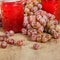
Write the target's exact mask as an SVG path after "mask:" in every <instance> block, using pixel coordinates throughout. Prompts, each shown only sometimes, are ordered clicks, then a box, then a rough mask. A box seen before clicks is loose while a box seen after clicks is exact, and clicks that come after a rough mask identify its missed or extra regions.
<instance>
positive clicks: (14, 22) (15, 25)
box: [1, 0, 24, 32]
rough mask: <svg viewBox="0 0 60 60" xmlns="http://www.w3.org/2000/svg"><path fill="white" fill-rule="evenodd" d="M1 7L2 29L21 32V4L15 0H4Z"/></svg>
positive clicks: (22, 17)
mask: <svg viewBox="0 0 60 60" xmlns="http://www.w3.org/2000/svg"><path fill="white" fill-rule="evenodd" d="M1 8H2V26H3V30H4V31H9V30H13V31H15V32H21V29H22V27H23V19H24V6H23V4H22V3H21V2H19V1H16V0H4V1H3V2H2V6H1Z"/></svg>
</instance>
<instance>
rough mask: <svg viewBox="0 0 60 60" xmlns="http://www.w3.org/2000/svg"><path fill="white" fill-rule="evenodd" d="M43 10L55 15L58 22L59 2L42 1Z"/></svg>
mask: <svg viewBox="0 0 60 60" xmlns="http://www.w3.org/2000/svg"><path fill="white" fill-rule="evenodd" d="M42 7H43V10H46V11H47V12H49V13H52V14H54V15H55V17H56V18H57V19H58V21H60V0H42Z"/></svg>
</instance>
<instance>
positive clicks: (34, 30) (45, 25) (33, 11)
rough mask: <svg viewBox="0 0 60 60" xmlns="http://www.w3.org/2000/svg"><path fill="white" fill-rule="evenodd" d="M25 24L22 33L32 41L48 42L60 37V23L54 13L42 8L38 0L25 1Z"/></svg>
mask: <svg viewBox="0 0 60 60" xmlns="http://www.w3.org/2000/svg"><path fill="white" fill-rule="evenodd" d="M23 26H24V28H23V29H22V34H24V35H27V36H29V38H30V40H31V41H36V42H47V41H50V40H51V39H52V38H54V39H58V38H59V37H60V24H59V23H58V21H57V20H56V19H55V16H54V15H52V14H50V13H47V12H46V11H44V10H42V5H41V3H39V2H38V1H37V0H34V1H29V2H25V6H24V23H23Z"/></svg>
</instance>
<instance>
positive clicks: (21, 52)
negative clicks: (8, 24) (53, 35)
mask: <svg viewBox="0 0 60 60" xmlns="http://www.w3.org/2000/svg"><path fill="white" fill-rule="evenodd" d="M0 34H3V32H2V31H0ZM10 38H13V39H15V40H16V41H17V40H19V39H22V40H24V45H23V46H22V47H17V46H11V45H8V47H7V48H6V49H2V48H0V60H60V39H58V40H57V41H55V40H54V39H52V40H51V41H50V42H47V43H38V44H39V45H40V48H39V49H38V50H34V49H32V46H33V44H34V43H35V42H31V41H29V38H27V37H26V36H23V35H22V34H20V33H17V34H15V35H14V36H12V37H10Z"/></svg>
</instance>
